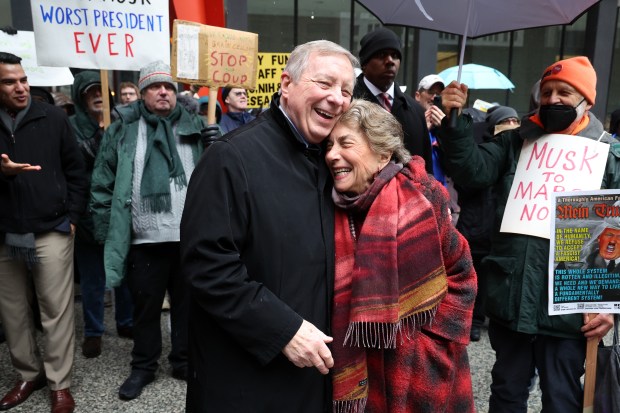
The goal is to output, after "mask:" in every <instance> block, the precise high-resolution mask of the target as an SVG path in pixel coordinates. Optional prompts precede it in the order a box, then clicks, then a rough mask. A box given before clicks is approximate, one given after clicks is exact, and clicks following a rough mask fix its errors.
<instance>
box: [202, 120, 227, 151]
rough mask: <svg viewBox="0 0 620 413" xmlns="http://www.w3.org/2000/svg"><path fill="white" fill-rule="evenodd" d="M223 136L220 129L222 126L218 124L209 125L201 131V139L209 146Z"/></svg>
mask: <svg viewBox="0 0 620 413" xmlns="http://www.w3.org/2000/svg"><path fill="white" fill-rule="evenodd" d="M221 137H222V132H221V131H220V127H219V126H217V125H215V124H214V125H207V126H206V127H205V128H204V129H202V130H201V131H200V141H201V142H202V144H203V145H204V146H205V148H207V147H208V146H209V145H211V144H212V143H213V142H215V141H217V140H218V139H220V138H221Z"/></svg>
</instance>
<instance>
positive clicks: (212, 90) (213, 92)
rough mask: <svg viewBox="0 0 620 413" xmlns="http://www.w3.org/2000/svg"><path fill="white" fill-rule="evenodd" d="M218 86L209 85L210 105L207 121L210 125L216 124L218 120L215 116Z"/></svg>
mask: <svg viewBox="0 0 620 413" xmlns="http://www.w3.org/2000/svg"><path fill="white" fill-rule="evenodd" d="M217 90H218V87H217V86H209V106H207V123H208V124H209V125H215V124H216V123H217V120H216V118H215V108H216V105H217Z"/></svg>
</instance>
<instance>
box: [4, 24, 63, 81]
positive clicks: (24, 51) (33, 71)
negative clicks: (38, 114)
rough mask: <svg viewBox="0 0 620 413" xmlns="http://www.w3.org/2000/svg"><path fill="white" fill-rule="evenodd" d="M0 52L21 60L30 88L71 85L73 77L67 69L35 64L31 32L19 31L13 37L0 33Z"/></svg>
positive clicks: (35, 57)
mask: <svg viewBox="0 0 620 413" xmlns="http://www.w3.org/2000/svg"><path fill="white" fill-rule="evenodd" d="M0 50H2V51H3V52H8V53H13V54H14V55H16V56H19V57H21V58H22V68H23V69H24V72H26V76H28V84H29V85H30V86H63V85H72V84H73V75H72V74H71V71H70V70H69V68H68V67H49V66H39V65H38V64H37V51H36V48H35V44H34V33H33V32H27V31H21V30H20V31H18V32H17V34H15V35H9V34H6V33H4V32H2V31H0Z"/></svg>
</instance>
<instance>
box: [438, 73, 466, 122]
mask: <svg viewBox="0 0 620 413" xmlns="http://www.w3.org/2000/svg"><path fill="white" fill-rule="evenodd" d="M467 90H468V88H467V85H465V84H463V83H457V82H456V81H455V80H453V81H452V82H450V84H449V85H448V86H446V88H445V89H444V90H443V92H441V102H442V104H443V109H444V110H445V111H446V112H445V113H452V109H457V111H458V114H459V115H460V114H461V111H462V110H463V108H464V107H465V103H466V102H467Z"/></svg>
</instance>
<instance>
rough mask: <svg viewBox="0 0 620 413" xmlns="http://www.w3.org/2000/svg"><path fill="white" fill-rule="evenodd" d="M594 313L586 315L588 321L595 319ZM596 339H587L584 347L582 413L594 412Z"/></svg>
mask: <svg viewBox="0 0 620 413" xmlns="http://www.w3.org/2000/svg"><path fill="white" fill-rule="evenodd" d="M596 316H597V314H596V313H592V314H588V319H589V320H592V319H593V318H594V317H596ZM598 342H599V340H598V338H597V337H592V338H589V339H588V345H587V347H586V376H585V380H584V385H583V413H593V412H594V389H595V386H596V356H597V353H598Z"/></svg>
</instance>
